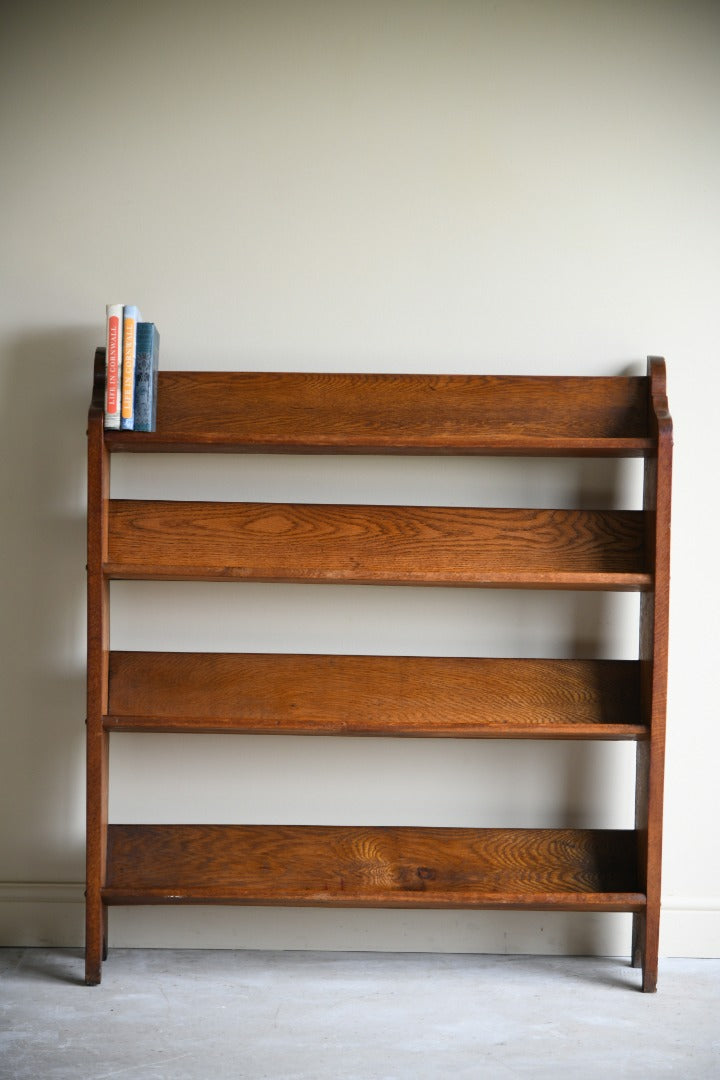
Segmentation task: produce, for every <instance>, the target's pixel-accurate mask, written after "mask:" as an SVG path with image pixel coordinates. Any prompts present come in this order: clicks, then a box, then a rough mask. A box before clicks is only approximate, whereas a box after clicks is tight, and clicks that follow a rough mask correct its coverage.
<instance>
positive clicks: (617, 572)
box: [105, 500, 651, 590]
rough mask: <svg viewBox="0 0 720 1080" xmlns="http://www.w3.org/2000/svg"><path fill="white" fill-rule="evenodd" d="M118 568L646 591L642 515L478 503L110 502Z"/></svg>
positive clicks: (112, 570)
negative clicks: (481, 505) (472, 505)
mask: <svg viewBox="0 0 720 1080" xmlns="http://www.w3.org/2000/svg"><path fill="white" fill-rule="evenodd" d="M109 531H110V535H109V544H108V560H107V563H106V566H105V572H106V573H107V574H108V575H109V576H110V577H115V578H152V579H158V578H170V579H193V580H213V579H241V580H246V581H286V582H305V583H333V582H334V583H345V584H352V583H354V584H386V585H391V584H401V585H402V584H405V585H482V586H496V587H505V588H508V587H535V588H571V589H630V590H633V589H645V588H648V587H649V586H650V584H651V578H650V574H649V572H648V568H647V565H646V550H645V535H644V519H643V515H642V513H641V512H640V511H630V510H627V511H623V510H513V509H498V510H494V509H491V510H485V509H476V508H456V507H398V506H354V505H353V506H338V505H305V504H289V503H204V502H163V501H150V500H146V501H138V500H113V501H112V502H111V504H110V518H109Z"/></svg>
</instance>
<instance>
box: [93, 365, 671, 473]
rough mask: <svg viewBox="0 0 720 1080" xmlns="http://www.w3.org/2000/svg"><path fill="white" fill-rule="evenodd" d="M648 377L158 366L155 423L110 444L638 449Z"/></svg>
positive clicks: (116, 436)
mask: <svg viewBox="0 0 720 1080" xmlns="http://www.w3.org/2000/svg"><path fill="white" fill-rule="evenodd" d="M647 397H648V390H647V379H646V378H645V377H597V378H595V377H587V376H580V377H564V376H492V375H392V374H383V375H374V374H364V373H356V374H338V373H293V372H282V373H277V372H257V371H255V372H207V371H205V372H191V371H161V372H160V373H159V388H158V421H157V431H156V432H153V433H148V434H145V433H142V432H114V431H107V432H106V433H105V442H106V446H107V447H108V448H109V449H111V450H114V451H138V452H152V451H161V452H168V451H180V452H192V453H198V452H203V451H212V452H218V451H223V450H224V451H229V452H242V451H250V452H252V451H255V452H261V453H272V452H276V453H278V452H279V453H298V452H301V453H302V452H305V453H383V454H387V453H410V454H415V453H427V454H437V453H468V454H476V453H477V454H482V453H492V454H513V453H518V454H567V455H575V454H576V455H580V456H583V455H591V456H592V455H607V456H616V455H621V456H633V455H641V454H644V453H647V452H649V451H651V450H652V448H653V446H654V445H655V443H654V441H653V439H652V437H651V433H650V430H649V424H648V406H647Z"/></svg>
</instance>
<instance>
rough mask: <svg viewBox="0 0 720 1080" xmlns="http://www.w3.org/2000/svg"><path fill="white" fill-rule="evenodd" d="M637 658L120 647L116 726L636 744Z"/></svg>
mask: <svg viewBox="0 0 720 1080" xmlns="http://www.w3.org/2000/svg"><path fill="white" fill-rule="evenodd" d="M640 709H641V706H640V665H639V662H637V661H630V660H619V661H618V660H539V659H485V658H472V657H462V658H456V657H408V656H399V657H396V656H333V655H329V656H328V655H296V654H271V653H249V654H248V653H246V654H242V653H179V652H111V653H110V664H109V706H108V715H107V716H106V717H105V718H104V726H105V727H106V729H108V730H111V731H154V732H158V731H159V732H162V731H175V732H223V731H228V732H230V731H234V732H245V733H257V734H268V733H270V734H272V733H279V734H296V735H302V734H315V735H378V736H382V735H395V736H423V737H433V736H437V737H454V738H463V737H470V738H472V737H480V738H482V737H485V738H522V737H528V736H530V737H535V738H555V739H583V738H585V739H602V738H605V739H638V738H644V737H647V729H646V727H644V726H643V725H642V724H641V723H640Z"/></svg>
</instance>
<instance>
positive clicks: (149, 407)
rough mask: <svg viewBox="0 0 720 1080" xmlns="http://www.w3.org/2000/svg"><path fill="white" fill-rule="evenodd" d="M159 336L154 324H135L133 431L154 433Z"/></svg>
mask: <svg viewBox="0 0 720 1080" xmlns="http://www.w3.org/2000/svg"><path fill="white" fill-rule="evenodd" d="M159 349H160V335H159V333H158V331H157V327H156V326H155V323H151V322H139V323H138V324H137V345H136V349H135V398H134V403H133V420H134V422H135V431H155V427H156V416H157V381H158V351H159Z"/></svg>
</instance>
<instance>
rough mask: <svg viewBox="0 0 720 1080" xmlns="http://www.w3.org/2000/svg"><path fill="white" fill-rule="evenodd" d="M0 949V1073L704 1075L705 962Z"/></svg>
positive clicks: (221, 1079)
mask: <svg viewBox="0 0 720 1080" xmlns="http://www.w3.org/2000/svg"><path fill="white" fill-rule="evenodd" d="M81 980H82V956H81V953H80V952H79V951H75V950H62V949H2V950H0V1077H2V1078H3V1080H45V1078H46V1077H48V1078H52V1080H65V1078H67V1080H85V1078H88V1080H105V1078H110V1077H113V1078H114V1077H118V1078H121V1080H145V1078H147V1080H158V1078H162V1080H410V1078H412V1080H445V1078H446V1077H447V1078H450V1077H452V1078H457V1080H465V1078H476V1077H479V1078H484V1077H487V1078H488V1080H515V1078H523V1080H524V1078H526V1077H531V1078H533V1080H544V1078H548V1080H550V1078H552V1080H563V1078H568V1080H569V1078H572V1080H594V1078H596V1077H597V1078H599V1077H603V1080H607V1078H608V1077H613V1078H621V1080H625V1078H635V1077H637V1078H638V1080H658V1078H662V1077H678V1078H681V1080H714V1078H718V1077H720V1010H719V1009H718V1006H719V1005H720V961H718V960H714V961H713V960H666V961H664V962H663V963H662V964H661V969H660V989H659V992H658V993H657V994H641V993H640V992H639V991H638V989H637V987H638V985H639V975H638V972H637V971H634V970H632V969H631V968H629V967H628V966H627V962H626V961H622V960H613V959H598V958H588V959H583V958H558V957H552V958H550V957H522V956H468V955H462V956H460V955H441V956H439V955H437V954H433V955H426V954H402V955H401V954H377V953H374V954H368V953H321V952H320V953H307V952H304V953H303V952H231V951H222V952H219V951H200V950H177V949H175V950H140V949H118V950H113V951H111V953H110V957H109V959H108V961H107V963H106V964H105V966H104V974H103V981H102V984H101V986H99V987H85V986H83V985H82V982H81Z"/></svg>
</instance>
